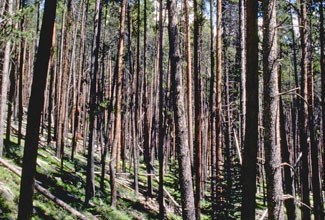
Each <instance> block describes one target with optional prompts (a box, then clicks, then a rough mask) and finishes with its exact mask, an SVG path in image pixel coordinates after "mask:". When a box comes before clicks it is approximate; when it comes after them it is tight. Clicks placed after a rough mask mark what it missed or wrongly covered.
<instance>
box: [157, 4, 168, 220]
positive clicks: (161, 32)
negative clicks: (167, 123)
mask: <svg viewBox="0 0 325 220" xmlns="http://www.w3.org/2000/svg"><path fill="white" fill-rule="evenodd" d="M163 2H164V1H163V0H159V18H158V21H159V43H158V72H159V103H158V105H159V116H158V120H159V125H158V126H159V127H158V128H159V129H158V130H159V131H158V132H159V134H158V144H157V145H158V162H159V189H158V203H159V216H160V219H166V218H167V215H166V209H165V204H164V137H165V131H164V130H165V127H164V113H165V112H164V110H163V109H164V103H165V102H164V86H163V84H164V67H163V57H164V48H163V47H164V45H163V42H164V39H163V37H164V27H163V8H164V3H163Z"/></svg>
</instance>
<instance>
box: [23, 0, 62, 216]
mask: <svg viewBox="0 0 325 220" xmlns="http://www.w3.org/2000/svg"><path fill="white" fill-rule="evenodd" d="M56 3H57V1H56V0H46V1H45V5H44V14H43V21H42V28H41V33H40V39H39V46H38V50H37V55H36V61H35V65H34V75H33V83H32V90H31V96H30V100H29V106H28V115H27V130H26V139H25V147H24V156H23V165H22V177H21V184H20V194H19V205H18V219H19V220H27V219H31V218H32V214H33V194H34V184H35V172H36V158H37V150H38V141H39V128H40V119H41V111H42V109H43V104H44V90H45V84H46V76H47V72H48V71H47V69H48V63H49V58H50V51H51V45H52V35H53V26H54V21H55V12H56V5H57V4H56Z"/></svg>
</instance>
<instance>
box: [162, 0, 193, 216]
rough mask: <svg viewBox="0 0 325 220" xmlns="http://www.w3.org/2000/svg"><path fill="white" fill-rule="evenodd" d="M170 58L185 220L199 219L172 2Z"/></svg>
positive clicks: (170, 3)
mask: <svg viewBox="0 0 325 220" xmlns="http://www.w3.org/2000/svg"><path fill="white" fill-rule="evenodd" d="M167 7H168V36H169V59H170V72H171V82H172V105H173V110H174V120H175V128H176V150H177V158H178V164H179V177H180V178H179V183H180V188H181V198H182V215H183V219H188V220H189V219H195V205H194V194H193V185H192V172H191V158H190V152H189V146H188V131H187V126H186V117H185V103H184V91H183V85H182V84H183V83H182V70H181V68H182V62H181V51H180V36H179V30H178V22H179V20H178V8H177V1H176V0H168V2H167Z"/></svg>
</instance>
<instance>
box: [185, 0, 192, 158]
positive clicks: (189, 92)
mask: <svg viewBox="0 0 325 220" xmlns="http://www.w3.org/2000/svg"><path fill="white" fill-rule="evenodd" d="M184 13H185V38H186V40H185V44H186V75H187V96H186V98H187V125H188V144H189V145H188V146H189V148H190V153H191V163H192V164H193V132H192V129H193V128H192V123H193V122H192V60H191V33H190V32H191V30H190V29H191V28H190V23H189V5H188V0H184Z"/></svg>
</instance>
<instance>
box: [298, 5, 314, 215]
mask: <svg viewBox="0 0 325 220" xmlns="http://www.w3.org/2000/svg"><path fill="white" fill-rule="evenodd" d="M300 4H301V11H300V16H301V18H300V22H301V23H300V39H301V50H302V52H301V80H300V83H301V86H300V96H301V99H300V109H299V116H298V117H299V133H300V150H301V152H302V164H301V176H300V180H301V191H302V202H303V203H304V204H305V205H307V206H310V199H309V163H308V158H309V144H308V142H307V139H308V136H307V127H308V125H307V123H308V122H307V120H308V106H307V103H306V102H307V99H308V90H307V76H308V60H307V59H308V45H307V43H308V34H307V33H308V32H307V5H306V4H307V2H306V1H305V0H301V1H300ZM301 210H302V213H301V214H302V220H310V218H311V217H310V209H309V208H308V207H306V206H304V205H303V206H301Z"/></svg>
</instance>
